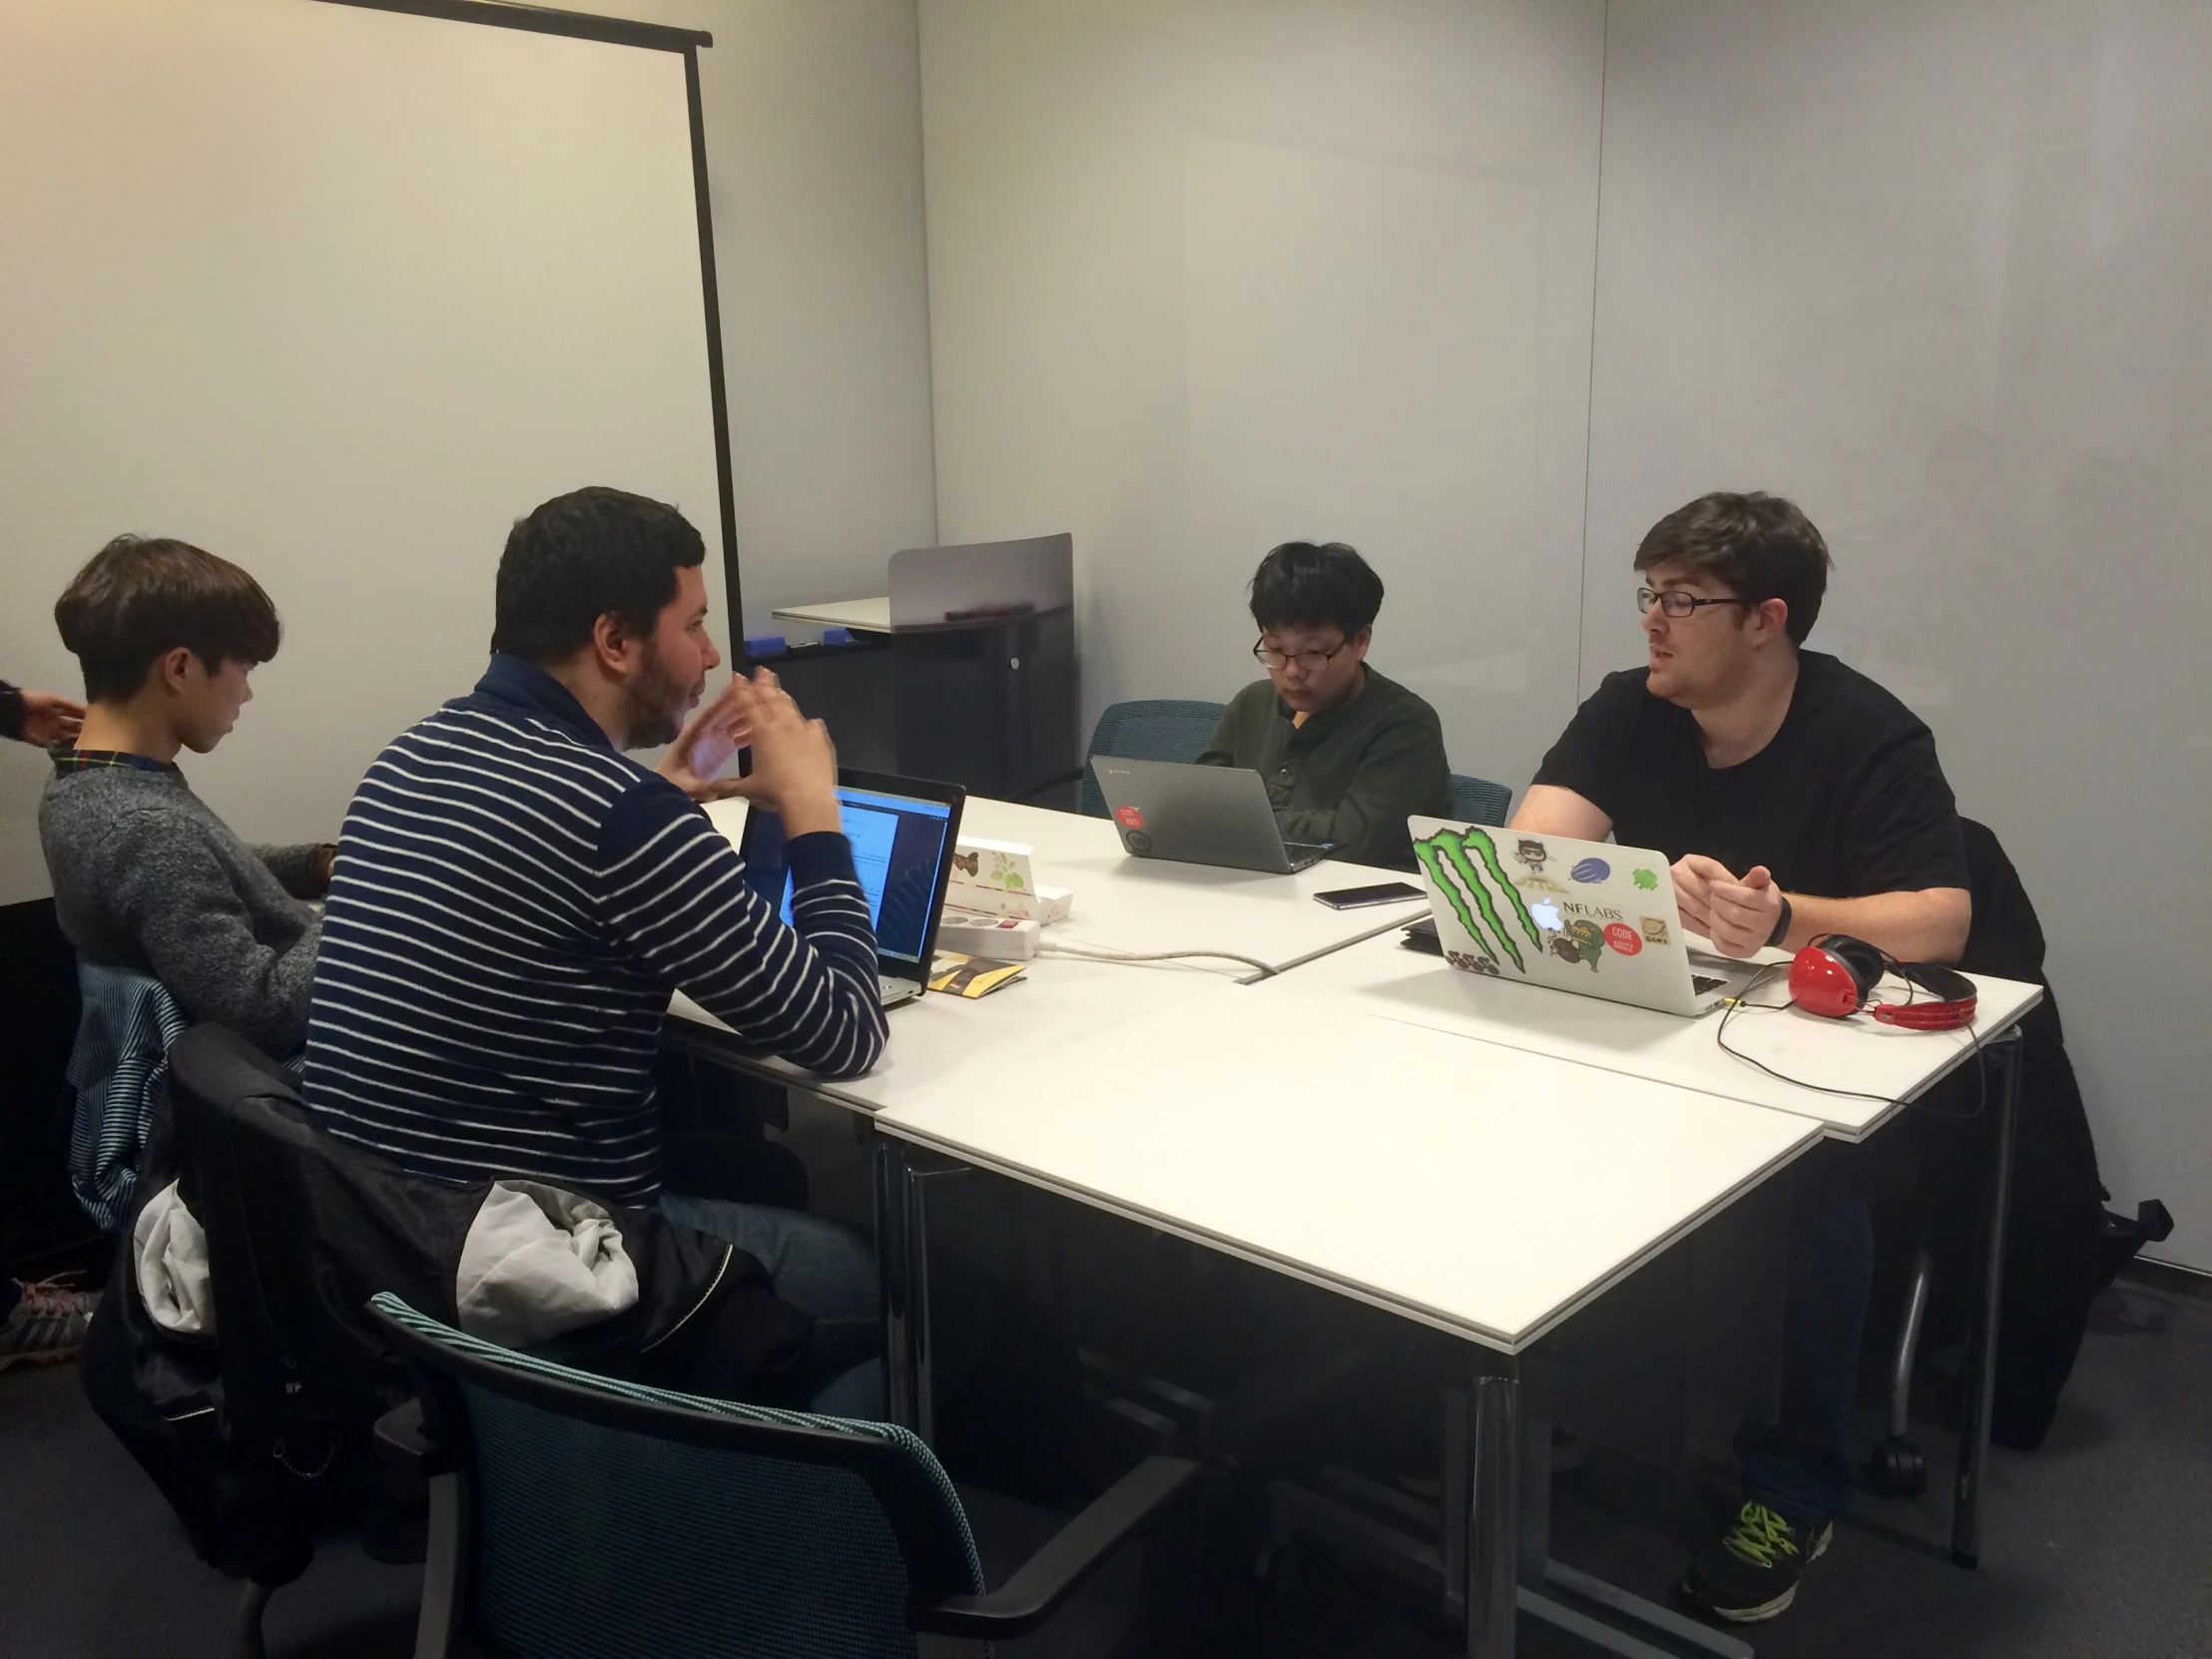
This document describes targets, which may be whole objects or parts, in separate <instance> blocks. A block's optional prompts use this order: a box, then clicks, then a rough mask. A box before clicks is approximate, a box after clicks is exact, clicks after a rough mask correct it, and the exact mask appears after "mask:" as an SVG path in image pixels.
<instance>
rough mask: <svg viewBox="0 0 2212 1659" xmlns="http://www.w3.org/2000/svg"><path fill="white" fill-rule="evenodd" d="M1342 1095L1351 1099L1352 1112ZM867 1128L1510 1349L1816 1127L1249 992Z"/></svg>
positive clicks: (1171, 1010)
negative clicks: (1318, 1016) (1319, 1014)
mask: <svg viewBox="0 0 2212 1659" xmlns="http://www.w3.org/2000/svg"><path fill="white" fill-rule="evenodd" d="M1348 1103H1356V1105H1348ZM875 1122H876V1127H877V1129H878V1130H879V1131H880V1132H882V1133H883V1134H886V1135H890V1136H895V1137H896V1138H898V1139H900V1140H903V1141H907V1142H910V1143H912V1144H914V1145H918V1146H923V1147H928V1148H930V1149H932V1150H934V1151H938V1152H943V1153H947V1154H950V1155H951V1156H953V1157H955V1158H958V1159H960V1160H962V1161H963V1162H967V1163H972V1164H976V1165H979V1166H982V1167H985V1168H989V1169H994V1170H997V1171H999V1172H1001V1173H1003V1174H1005V1175H1009V1176H1012V1177H1014V1178H1015V1179H1017V1180H1020V1181H1024V1182H1027V1183H1029V1184H1031V1185H1034V1186H1040V1187H1045V1188H1049V1189H1051V1190H1053V1191H1056V1192H1059V1193H1062V1194H1064V1195H1066V1196H1068V1197H1071V1198H1074V1199H1077V1200H1079V1201H1080V1202H1083V1203H1086V1204H1091V1205H1094V1206H1096V1207H1098V1208H1102V1209H1106V1210H1111V1211H1114V1212H1116V1213H1118V1214H1121V1215H1124V1216H1128V1217H1130V1218H1132V1219H1135V1220H1138V1221H1141V1222H1144V1223H1146V1224H1147V1225H1150V1226H1154V1227H1158V1228H1161V1229H1163V1230H1165V1231H1167V1232H1171V1233H1176V1234H1180V1235H1182V1236H1183V1237H1186V1238H1190V1239H1195V1240H1197V1241H1198V1242H1200V1243H1202V1244H1206V1245H1209V1246H1212V1247H1214V1248H1216V1249H1219V1250H1222V1251H1225V1252H1227V1253H1229V1254H1231V1255H1234V1256H1241V1257H1244V1258H1246V1259H1248V1260H1251V1261H1255V1262H1259V1263H1262V1264H1264V1265H1265V1266H1268V1267H1271V1268H1274V1269H1277V1270H1279V1271H1281V1272H1285V1273H1289V1274H1291V1275H1293V1276H1295V1277H1297V1278H1301V1279H1305V1280H1308V1281H1311V1282H1312V1283H1314V1284H1318V1285H1322V1286H1326V1287H1327V1288H1329V1289H1331V1290H1334V1291H1339V1292H1342V1293H1343V1294H1345V1295H1347V1296H1351V1297H1355V1298H1357V1299H1359V1300H1361V1301H1363V1302H1369V1303H1373V1304H1375V1305H1376V1306H1378V1307H1382V1308H1385V1309H1388V1310H1390V1311H1391V1312H1393V1313H1397V1314H1400V1315H1403V1316H1404V1317H1406V1318H1408V1319H1413V1320H1417V1321H1419V1322H1421V1323H1422V1324H1425V1325H1431V1326H1434V1327H1436V1328H1438V1329H1440V1330H1443V1331H1448V1332H1450V1333H1452V1334H1454V1335H1456V1336H1460V1337H1464V1338H1466V1339H1468V1340H1469V1341H1472V1342H1475V1343H1479V1344H1481V1345H1482V1346H1484V1347H1486V1348H1491V1349H1495V1350H1497V1351H1499V1352H1501V1353H1505V1354H1517V1353H1519V1352H1521V1351H1522V1350H1523V1349H1525V1348H1526V1347H1528V1346H1529V1345H1530V1344H1531V1343H1533V1342H1535V1341H1536V1340H1537V1339H1539V1338H1540V1337H1542V1336H1543V1335H1544V1334H1545V1333H1546V1332H1547V1331H1549V1330H1550V1329H1551V1328H1552V1327H1553V1326H1555V1325H1557V1324H1558V1323H1559V1322H1560V1321H1562V1320H1564V1319H1565V1318H1567V1317H1568V1316H1569V1315H1570V1314H1572V1313H1573V1312H1574V1311H1575V1310H1576V1309H1578V1308H1580V1307H1581V1306H1583V1305H1584V1304H1585V1303H1587V1302H1588V1301H1590V1300H1591V1299H1592V1298H1594V1297H1596V1296H1598V1295H1599V1294H1600V1293H1602V1292H1603V1291H1604V1290H1606V1289H1607V1288H1608V1287H1609V1286H1611V1285H1613V1284H1614V1283H1616V1282H1617V1281H1619V1280H1620V1279H1622V1278H1624V1277H1625V1276H1626V1275H1627V1274H1629V1273H1630V1272H1632V1271H1634V1269H1635V1268H1636V1267H1637V1266H1639V1265H1640V1264H1641V1263H1643V1262H1645V1261H1647V1260H1649V1259H1650V1258H1651V1257H1652V1256H1654V1255H1656V1254H1658V1253H1659V1252H1660V1251H1661V1250H1664V1249H1665V1248H1666V1247H1667V1246H1668V1245H1669V1244H1671V1243H1672V1242H1673V1241H1674V1240H1676V1239H1677V1238H1680V1237H1681V1236H1682V1235H1684V1234H1685V1233H1687V1232H1688V1231H1690V1230H1691V1229H1693V1228H1694V1227H1696V1226H1697V1225H1698V1223H1699V1222H1701V1221H1703V1220H1704V1219H1705V1218H1706V1217H1708V1216H1710V1215H1712V1214H1713V1213H1714V1212H1716V1211H1718V1210H1720V1209H1722V1208H1723V1207H1725V1206H1726V1205H1727V1204H1728V1203H1729V1202H1730V1201H1731V1200H1732V1199H1734V1198H1735V1197H1736V1196H1737V1195H1738V1194H1739V1193H1741V1192H1743V1191H1745V1190H1746V1189H1748V1188H1749V1187H1751V1186H1753V1185H1755V1184H1756V1183H1758V1182H1760V1181H1762V1180H1764V1179H1765V1178H1766V1177H1767V1176H1768V1175H1770V1174H1772V1173H1773V1172H1774V1171H1775V1170H1776V1169H1777V1168H1779V1167H1780V1166H1781V1165H1783V1164H1785V1163H1787V1162H1789V1161H1790V1160H1791V1159H1792V1158H1795V1157H1796V1156H1797V1155H1798V1154H1799V1153H1801V1152H1803V1151H1804V1150H1806V1148H1807V1147H1809V1146H1810V1145H1812V1144H1813V1143H1814V1142H1815V1141H1817V1140H1818V1139H1819V1138H1820V1130H1819V1127H1818V1125H1816V1124H1813V1123H1811V1122H1809V1121H1807V1120H1805V1119H1803V1118H1799V1117H1794V1116H1792V1115H1790V1114H1788V1113H1783V1112H1770V1111H1766V1110H1763V1109H1761V1108H1759V1107H1755V1106H1748V1105H1745V1104H1744V1103H1742V1102H1740V1101H1733V1100H1723V1099H1716V1098H1714V1097H1713V1096H1710V1095H1704V1094H1699V1093H1697V1092H1695V1091H1692V1090H1689V1089H1680V1088H1675V1087H1672V1086H1670V1085H1667V1084H1664V1083H1653V1082H1647V1081H1644V1080H1642V1079H1639V1078H1634V1077H1628V1076H1624V1075H1621V1074H1619V1073H1613V1072H1601V1071H1595V1070H1592V1069H1591V1068H1589V1067H1586V1066H1578V1065H1575V1064H1572V1063H1571V1062H1568V1061H1564V1060H1554V1059H1548V1058H1546V1057H1544V1056H1542V1055H1538V1054H1531V1053H1527V1052H1525V1051H1523V1050H1519V1049H1510V1048H1500V1047H1496V1046H1494V1045H1486V1044H1485V1045H1477V1044H1470V1043H1467V1042H1465V1041H1463V1040H1461V1039H1459V1038H1456V1037H1451V1036H1448V1035H1445V1034H1443V1033H1441V1032H1432V1031H1424V1030H1420V1029H1417V1028H1414V1027H1410V1026H1404V1025H1394V1024H1390V1023H1387V1022H1384V1021H1382V1020H1378V1019H1374V1018H1372V1017H1370V1016H1368V1015H1364V1014H1356V1013H1350V1012H1346V1013H1342V1014H1340V1015H1339V1016H1338V1017H1336V1018H1335V1019H1332V1020H1331V1021H1329V1022H1328V1024H1327V1025H1326V1026H1317V1025H1316V1023H1315V1020H1314V1018H1313V1015H1312V1012H1311V1011H1310V1009H1308V1008H1307V1007H1306V1006H1305V1005H1303V1004H1301V1003H1299V1002H1296V1001H1294V1000H1290V999H1286V998H1278V997H1264V996H1261V995H1259V994H1257V993H1256V992H1255V991H1253V990H1252V989H1250V988H1244V987H1236V988H1231V989H1229V990H1227V991H1226V992H1224V993H1223V994H1219V995H1215V996H1209V997H1203V998H1199V999H1196V1000H1186V1001H1179V1002H1177V1003H1176V1004H1174V1005H1172V1006H1170V1007H1166V1008H1162V1009H1159V1010H1157V1011H1155V1012H1152V1013H1149V1014H1146V1015H1143V1016H1141V1017H1138V1018H1134V1019H1131V1020H1129V1021H1126V1022H1123V1023H1121V1024H1119V1025H1116V1026H1112V1027H1108V1028H1104V1029H1100V1030H1097V1031H1094V1032H1092V1033H1090V1034H1089V1035H1087V1036H1084V1037H1079V1038H1076V1039H1075V1040H1073V1041H1069V1042H1064V1043H1061V1044H1059V1045H1057V1046H1055V1047H1052V1048H1049V1049H1044V1050H1040V1051H1035V1052H1032V1053H1030V1054H1028V1055H1025V1056H1022V1057H1020V1058H1017V1059H1012V1060H1009V1061H1006V1062H1005V1063H1002V1064H998V1065H995V1066H993V1067H992V1068H991V1072H990V1087H989V1088H987V1089H978V1088H974V1087H971V1086H968V1085H967V1084H966V1083H965V1082H963V1081H961V1080H957V1079H951V1080H946V1081H943V1082H939V1083H936V1084H933V1085H928V1086H924V1087H921V1088H917V1089H914V1090H912V1091H909V1092H905V1093H902V1094H901V1095H900V1097H899V1098H898V1100H897V1101H896V1102H895V1104H893V1105H891V1106H890V1107H888V1108H886V1109H885V1110H884V1111H882V1112H880V1113H878V1114H877V1117H876V1120H875Z"/></svg>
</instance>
